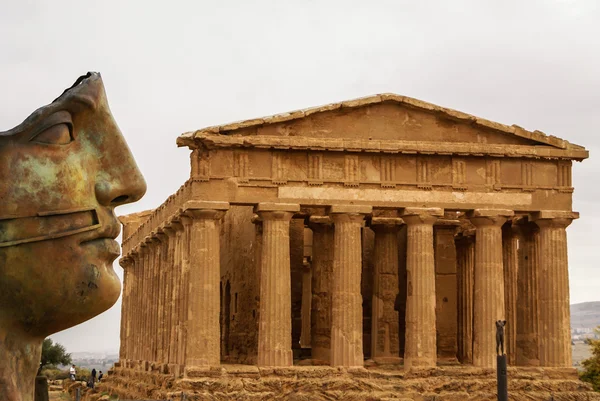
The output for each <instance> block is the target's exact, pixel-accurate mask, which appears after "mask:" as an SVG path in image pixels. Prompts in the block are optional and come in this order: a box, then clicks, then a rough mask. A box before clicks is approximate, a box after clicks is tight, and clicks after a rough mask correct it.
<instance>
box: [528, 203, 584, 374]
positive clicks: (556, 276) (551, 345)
mask: <svg viewBox="0 0 600 401" xmlns="http://www.w3.org/2000/svg"><path fill="white" fill-rule="evenodd" d="M578 217H579V213H575V212H566V211H546V210H543V211H541V212H539V213H536V214H535V215H534V221H535V223H536V224H537V225H538V226H539V227H540V234H539V235H540V264H539V266H540V275H539V279H538V283H539V302H540V303H539V306H540V365H541V366H544V367H546V366H548V367H563V368H567V367H569V368H570V367H571V366H572V355H571V331H570V329H571V328H570V320H571V316H570V310H569V263H568V258H567V231H566V228H567V227H568V226H569V224H571V222H572V221H573V219H576V218H578Z"/></svg>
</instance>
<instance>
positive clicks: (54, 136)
mask: <svg viewBox="0 0 600 401" xmlns="http://www.w3.org/2000/svg"><path fill="white" fill-rule="evenodd" d="M31 140H32V141H33V142H38V143H44V144H50V145H68V144H69V143H71V142H72V141H73V127H72V125H71V124H69V123H60V124H56V125H53V126H51V127H49V128H46V129H45V130H43V131H42V132H40V133H39V134H37V135H36V136H34V137H33V138H31Z"/></svg>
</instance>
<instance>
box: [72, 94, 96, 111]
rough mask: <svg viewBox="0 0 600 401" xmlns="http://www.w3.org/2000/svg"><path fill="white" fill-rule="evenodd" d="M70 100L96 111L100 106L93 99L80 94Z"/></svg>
mask: <svg viewBox="0 0 600 401" xmlns="http://www.w3.org/2000/svg"><path fill="white" fill-rule="evenodd" d="M69 100H71V101H74V102H77V103H80V104H82V105H83V106H85V107H87V108H89V109H91V110H96V107H97V106H98V104H97V103H96V101H95V100H94V99H93V98H92V97H90V96H85V95H82V94H80V93H78V94H74V95H73V97H71V99H69Z"/></svg>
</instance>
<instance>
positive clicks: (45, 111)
mask: <svg viewBox="0 0 600 401" xmlns="http://www.w3.org/2000/svg"><path fill="white" fill-rule="evenodd" d="M81 106H83V107H84V108H88V109H90V110H91V111H95V110H97V109H98V108H100V107H107V104H106V93H105V91H104V84H103V82H102V77H101V76H100V74H99V73H97V72H88V73H87V74H86V75H83V76H81V77H79V78H78V79H77V80H76V81H75V83H74V84H73V85H72V86H71V87H70V88H68V89H66V90H65V91H64V92H63V93H62V94H61V95H60V96H59V97H58V98H56V99H55V100H54V101H53V102H52V103H50V104H48V105H46V106H43V107H40V108H39V109H37V110H36V111H34V112H33V113H31V115H30V116H29V117H27V118H26V119H25V121H23V122H22V123H21V124H19V125H17V126H16V127H14V128H12V129H10V130H8V131H0V146H1V145H2V143H3V142H6V141H10V140H11V139H12V137H14V136H15V135H17V134H20V133H23V132H27V131H30V130H32V129H34V128H35V127H36V126H37V124H39V123H40V122H41V121H43V120H44V118H46V117H48V116H50V115H52V114H53V113H55V112H58V111H61V110H65V109H67V110H68V109H73V108H79V107H81Z"/></svg>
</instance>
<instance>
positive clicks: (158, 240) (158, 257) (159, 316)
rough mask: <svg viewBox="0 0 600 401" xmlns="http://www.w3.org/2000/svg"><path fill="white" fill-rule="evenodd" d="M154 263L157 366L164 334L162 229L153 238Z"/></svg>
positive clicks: (161, 352) (160, 357)
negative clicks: (155, 271)
mask: <svg viewBox="0 0 600 401" xmlns="http://www.w3.org/2000/svg"><path fill="white" fill-rule="evenodd" d="M154 239H155V245H154V246H155V249H156V251H155V259H154V260H155V263H156V268H157V274H156V284H157V287H156V292H155V297H156V299H155V301H154V303H155V310H156V316H155V318H154V321H155V324H154V329H155V333H154V336H155V337H156V341H155V345H154V349H155V351H154V355H155V361H156V362H157V363H159V364H161V363H163V362H164V360H163V347H162V343H163V340H164V332H163V311H164V307H165V299H164V294H165V290H166V287H167V286H166V285H165V282H164V280H165V276H164V274H165V271H166V270H167V269H166V266H165V264H164V257H165V256H164V252H163V249H164V245H165V239H166V235H165V234H164V233H163V232H162V229H160V228H159V229H158V230H157V232H156V234H155V236H154Z"/></svg>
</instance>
